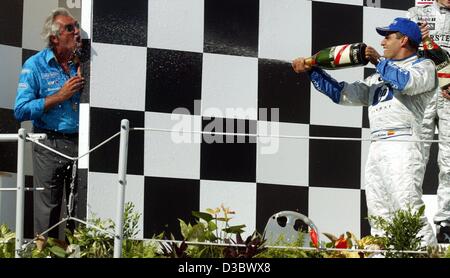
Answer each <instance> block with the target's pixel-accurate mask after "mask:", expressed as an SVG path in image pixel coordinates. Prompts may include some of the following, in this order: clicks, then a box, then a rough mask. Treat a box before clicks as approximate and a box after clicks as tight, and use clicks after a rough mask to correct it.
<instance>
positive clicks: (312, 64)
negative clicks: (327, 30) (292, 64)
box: [305, 56, 316, 67]
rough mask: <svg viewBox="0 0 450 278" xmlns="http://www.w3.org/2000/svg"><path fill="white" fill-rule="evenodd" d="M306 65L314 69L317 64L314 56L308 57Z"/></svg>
mask: <svg viewBox="0 0 450 278" xmlns="http://www.w3.org/2000/svg"><path fill="white" fill-rule="evenodd" d="M305 64H306V65H308V66H310V67H312V66H314V65H315V64H316V59H314V56H311V57H308V58H306V59H305Z"/></svg>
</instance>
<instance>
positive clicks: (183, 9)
mask: <svg viewBox="0 0 450 278" xmlns="http://www.w3.org/2000/svg"><path fill="white" fill-rule="evenodd" d="M10 2H22V1H10ZM24 2H25V3H27V2H28V1H26V0H24ZM29 2H32V1H29ZM414 4H415V3H414V1H408V0H403V1H400V0H398V1H389V0H374V1H369V0H364V1H363V0H329V1H315V0H313V1H310V0H246V1H241V0H134V1H132V4H131V2H130V3H129V2H126V1H121V0H113V1H111V0H110V1H106V0H104V1H102V0H92V1H86V0H83V13H89V14H90V13H91V11H92V23H91V25H85V24H88V23H86V22H83V26H84V27H85V29H86V30H85V31H86V32H87V33H88V37H89V38H90V39H91V41H92V43H91V48H92V60H91V65H90V70H91V71H90V84H89V86H90V88H89V97H88V98H86V99H87V100H86V101H85V103H84V104H83V106H82V108H81V113H82V115H81V122H80V129H81V133H82V134H81V135H80V139H81V143H80V153H82V151H81V150H87V149H88V148H89V147H94V146H96V145H97V144H98V143H100V142H101V141H103V140H104V139H106V138H108V137H109V136H111V135H112V134H114V133H116V132H117V131H118V130H119V123H120V120H121V119H123V118H126V119H129V120H130V125H131V126H132V127H146V128H162V129H171V128H173V127H174V126H176V125H177V124H179V125H180V124H181V123H185V124H187V128H186V129H187V130H190V131H200V130H205V131H211V130H210V128H211V127H212V126H213V125H214V124H217V123H219V122H220V123H222V124H223V126H224V130H223V131H227V132H239V133H241V130H240V129H238V127H239V126H240V125H243V126H245V129H244V130H245V133H246V134H255V133H256V132H258V133H264V132H266V133H267V131H268V130H269V131H274V130H277V128H278V130H279V134H281V135H295V136H330V137H348V138H359V137H362V138H368V137H369V129H368V120H367V109H365V108H362V107H343V106H339V105H336V104H334V103H332V102H331V101H330V100H329V99H328V98H327V97H326V96H323V95H322V94H320V93H318V92H316V91H315V89H314V88H313V87H312V86H311V84H310V83H309V81H308V79H307V77H306V76H305V75H296V74H294V73H293V71H292V69H291V66H290V64H289V63H286V62H283V61H284V60H292V59H293V58H295V57H298V56H309V55H311V54H313V53H315V52H317V51H318V50H320V49H322V48H325V47H328V46H331V45H339V44H344V43H350V42H361V41H363V42H365V43H367V44H369V45H373V46H375V47H376V48H378V50H379V51H380V52H381V47H380V45H379V44H380V41H381V37H380V36H379V35H378V34H376V32H375V27H376V26H385V25H387V24H388V23H389V22H391V21H392V19H393V18H394V17H398V16H404V15H405V13H406V10H407V8H409V7H411V6H413V5H414ZM0 5H4V4H0ZM85 7H88V8H86V9H85ZM90 8H92V9H90ZM2 10H3V9H2ZM47 10H48V9H47ZM8 16H9V15H8ZM85 17H86V15H85V14H83V18H85ZM2 18H3V16H2ZM42 18H44V15H42ZM87 18H89V17H87ZM9 24H10V23H9ZM17 24H19V23H17ZM89 24H90V22H89ZM2 26H3V25H2ZM86 26H87V27H86ZM89 26H92V29H91V30H92V31H90V30H89ZM0 28H3V27H0ZM0 31H2V30H0ZM2 33H3V32H2ZM91 35H92V36H91ZM0 36H1V35H0ZM0 38H1V37H0ZM6 39H8V40H9V41H8V42H11V43H12V44H13V45H14V43H15V39H14V38H6ZM2 40H4V38H2ZM0 43H1V44H8V45H9V43H5V42H4V41H0ZM19 47H20V46H19ZM3 48H4V47H3V46H0V52H1V51H9V52H11V53H12V52H13V51H17V52H18V53H20V49H18V48H17V46H16V47H9V48H11V49H9V48H8V50H3ZM32 49H33V48H32ZM2 56H3V54H2ZM7 56H8V57H10V56H11V55H7ZM18 61H19V62H16V64H17V65H15V66H16V67H18V66H19V65H20V61H21V60H18ZM3 67H4V66H2V65H0V69H1V72H5V70H6V69H5V68H3ZM9 68H11V67H9ZM372 72H373V67H371V66H369V65H368V66H367V67H365V68H364V67H359V68H352V69H343V70H339V71H334V72H332V73H331V74H332V75H333V76H334V77H335V78H336V79H338V80H340V81H341V80H345V81H355V80H359V79H362V78H363V77H365V76H367V75H369V74H370V73H372ZM8 74H10V75H11V77H9V78H8V82H9V83H11V80H10V79H11V78H12V77H13V76H14V78H15V79H16V80H17V77H15V75H16V74H17V72H15V73H14V74H12V73H10V71H9V72H8ZM1 76H2V77H1V78H3V75H1ZM9 83H8V86H10V87H11V88H10V89H8V90H9V91H11V92H14V91H15V86H16V84H14V83H13V82H12V84H9ZM3 95H4V94H2V98H3ZM11 100H13V97H10V101H11ZM1 101H2V102H1V103H2V104H3V101H5V100H4V99H2V100H1ZM6 108H9V109H10V108H11V105H10V106H9V107H6ZM177 108H178V109H177ZM179 108H184V109H179ZM271 108H279V110H278V120H276V116H277V115H276V113H275V111H271V110H270V109H271ZM175 109H177V110H176V112H174V113H172V112H173V111H174V110H175ZM227 109H228V110H227ZM230 109H231V110H232V109H234V110H232V111H231V110H230ZM238 109H241V111H244V112H245V113H232V112H233V111H234V112H236V111H238ZM265 109H266V110H267V111H268V112H269V113H268V114H267V115H266V114H265V112H266V110H265ZM0 111H1V110H0ZM232 123H234V126H232ZM184 127H186V126H184ZM14 131H15V130H14ZM212 131H214V130H212ZM216 131H217V130H216ZM175 136H176V135H175ZM180 136H181V135H180ZM185 136H187V137H186V138H187V139H191V141H192V142H193V143H181V144H177V143H175V142H174V134H170V133H167V132H161V131H145V132H144V131H132V132H131V134H130V142H129V143H130V144H129V159H128V174H129V175H128V177H127V178H128V185H127V192H126V200H129V201H133V202H134V204H135V205H136V209H137V210H138V211H139V212H141V213H143V217H142V218H141V223H140V227H141V233H140V236H142V237H151V236H152V235H153V234H154V233H160V232H161V231H169V232H172V233H174V234H175V235H176V236H179V232H178V231H179V223H178V220H177V219H184V220H191V219H192V216H191V211H193V210H205V209H206V208H212V207H217V206H220V204H222V203H223V204H224V205H225V206H226V207H231V208H232V209H233V210H235V211H236V213H237V214H236V217H235V219H233V220H232V222H231V224H246V225H247V228H246V231H247V232H252V231H253V230H254V229H257V230H258V231H260V232H262V230H263V229H264V226H265V224H266V222H267V220H268V218H269V216H271V215H272V214H273V213H275V212H278V211H281V210H294V211H299V212H300V213H302V214H305V215H308V216H309V217H310V218H311V219H312V220H313V221H314V223H315V224H316V225H317V226H318V228H319V229H320V230H321V231H324V232H325V231H326V232H330V233H334V234H340V233H343V232H345V231H352V232H354V233H355V234H356V235H357V236H364V235H367V234H368V233H369V227H368V223H367V220H365V217H366V216H367V210H366V205H365V194H364V183H363V180H364V172H363V169H364V164H365V161H366V157H367V150H368V145H369V143H367V142H356V141H331V140H326V141H322V140H304V139H293V138H280V139H279V141H278V143H279V144H278V150H277V151H276V152H275V153H272V154H270V153H269V154H268V153H267V152H266V151H265V150H267V148H269V147H270V146H271V144H272V143H273V144H275V142H274V141H268V139H267V138H266V139H267V140H265V141H264V140H263V138H261V139H258V140H257V142H256V143H253V142H252V139H250V138H248V136H245V137H247V138H242V137H243V136H237V137H236V136H235V137H233V136H228V137H227V138H224V141H226V139H228V140H233V139H234V141H235V142H236V141H237V140H243V141H245V143H226V144H225V143H223V144H220V143H213V144H209V143H207V142H205V140H201V138H200V135H198V134H194V135H193V134H188V135H185ZM83 138H84V139H83ZM178 139H179V138H178ZM83 140H84V141H83ZM272 140H275V139H272ZM118 147H119V139H118V138H116V139H114V140H113V141H112V142H111V143H109V144H107V145H105V146H104V147H103V148H101V149H99V150H98V151H95V152H94V153H92V154H91V155H90V157H89V159H86V160H85V161H82V163H81V165H82V167H83V168H85V169H89V170H88V171H86V175H87V178H88V184H89V186H88V193H87V203H88V206H87V208H88V213H91V212H92V213H96V214H97V215H98V216H101V217H110V218H114V213H115V200H116V184H117V174H116V173H117V165H118ZM434 147H436V146H434ZM436 152H437V151H436V148H434V149H433V148H432V156H431V158H430V165H429V169H428V170H427V177H426V181H425V185H424V193H425V194H427V195H425V196H424V199H425V200H426V203H427V215H429V216H431V215H432V214H433V212H434V209H435V206H436V204H435V203H436V201H435V194H436V188H437V174H436V173H437V166H436V163H435V161H436ZM2 165H3V164H2ZM2 168H3V166H2ZM0 170H2V169H0ZM10 170H11V171H12V170H13V169H10Z"/></svg>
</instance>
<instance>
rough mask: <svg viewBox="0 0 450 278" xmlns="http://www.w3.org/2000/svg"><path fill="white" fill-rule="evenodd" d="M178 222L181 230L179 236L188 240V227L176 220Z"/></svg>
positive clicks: (181, 221)
mask: <svg viewBox="0 0 450 278" xmlns="http://www.w3.org/2000/svg"><path fill="white" fill-rule="evenodd" d="M178 221H180V230H181V235H182V236H183V238H184V239H186V240H187V239H188V237H189V233H190V229H189V226H188V225H186V222H184V221H183V220H181V219H178Z"/></svg>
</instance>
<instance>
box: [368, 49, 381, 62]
mask: <svg viewBox="0 0 450 278" xmlns="http://www.w3.org/2000/svg"><path fill="white" fill-rule="evenodd" d="M365 55H366V59H367V60H369V62H371V63H372V64H374V65H375V66H376V65H377V64H378V59H380V57H381V56H380V54H378V52H377V51H376V50H375V48H373V47H371V46H367V47H366V52H365Z"/></svg>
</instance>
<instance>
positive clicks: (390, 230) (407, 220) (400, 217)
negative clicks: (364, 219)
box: [369, 206, 425, 258]
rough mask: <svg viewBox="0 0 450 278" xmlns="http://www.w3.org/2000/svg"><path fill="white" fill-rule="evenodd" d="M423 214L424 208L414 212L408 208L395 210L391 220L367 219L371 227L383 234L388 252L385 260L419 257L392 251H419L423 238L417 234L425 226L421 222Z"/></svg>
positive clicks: (371, 217)
mask: <svg viewBox="0 0 450 278" xmlns="http://www.w3.org/2000/svg"><path fill="white" fill-rule="evenodd" d="M424 212H425V206H422V207H420V209H419V210H417V211H416V212H413V209H412V208H411V207H410V206H408V208H407V209H406V210H397V211H396V212H395V213H394V215H393V217H392V220H387V219H384V218H382V217H380V216H370V217H369V220H371V221H372V222H373V225H374V226H375V227H376V228H378V229H381V230H383V231H384V233H385V235H384V236H385V238H386V241H385V243H386V248H387V250H388V251H389V252H387V253H386V257H387V258H411V257H421V255H417V254H409V253H401V252H392V251H393V250H396V251H405V250H412V251H418V250H421V246H420V242H421V240H422V237H423V236H418V233H419V231H420V230H421V229H422V228H423V227H424V226H425V223H423V222H422V220H421V217H422V216H423V215H424Z"/></svg>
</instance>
